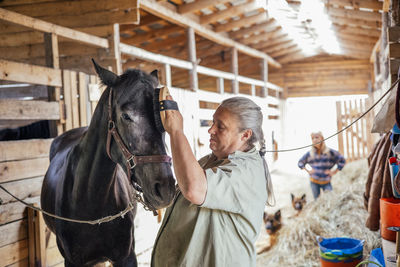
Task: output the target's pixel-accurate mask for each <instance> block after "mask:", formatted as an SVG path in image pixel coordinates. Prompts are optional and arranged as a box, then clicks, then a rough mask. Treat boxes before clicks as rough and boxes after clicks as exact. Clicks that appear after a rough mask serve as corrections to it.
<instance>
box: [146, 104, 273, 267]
mask: <svg viewBox="0 0 400 267" xmlns="http://www.w3.org/2000/svg"><path fill="white" fill-rule="evenodd" d="M170 99H171V98H170ZM262 119H263V116H262V113H261V108H260V107H259V106H257V105H256V104H255V103H254V102H253V101H251V100H249V99H247V98H244V97H233V98H229V99H227V100H225V101H223V102H222V104H221V105H220V106H219V107H218V109H217V110H216V112H215V113H214V116H213V124H212V126H211V128H210V129H209V130H208V132H209V134H210V149H211V150H212V153H211V154H210V155H208V156H205V157H203V158H202V159H200V160H199V161H197V160H196V158H195V156H194V154H193V152H192V150H191V148H190V146H189V143H188V141H187V138H186V136H185V135H184V133H183V119H182V116H181V114H180V113H179V112H178V111H174V110H172V111H166V119H165V123H164V128H165V130H166V131H167V132H168V134H169V135H170V140H171V150H172V159H173V163H174V170H175V176H176V179H177V182H178V190H177V194H176V197H175V200H174V202H173V203H172V204H171V206H170V207H169V208H168V209H167V210H166V213H165V216H164V219H163V222H162V225H161V227H160V229H159V232H158V235H157V238H156V241H155V244H154V248H153V254H152V262H151V266H153V267H179V266H185V267H198V266H204V267H213V266H217V267H223V266H230V267H233V266H238V267H243V266H246V267H248V266H255V265H256V250H255V244H254V243H255V241H256V239H257V237H258V235H259V233H260V229H261V225H262V218H263V212H264V207H265V204H266V203H267V202H268V204H271V201H273V192H272V184H271V178H270V175H269V171H268V167H267V164H266V162H265V159H264V154H265V141H264V134H263V131H262V128H261V125H262ZM257 142H258V143H259V144H260V147H261V149H260V151H258V150H256V148H255V144H256V143H257Z"/></svg>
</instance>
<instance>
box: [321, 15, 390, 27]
mask: <svg viewBox="0 0 400 267" xmlns="http://www.w3.org/2000/svg"><path fill="white" fill-rule="evenodd" d="M329 18H330V20H331V21H332V23H335V24H339V25H354V26H362V27H369V28H374V29H380V28H381V26H382V23H381V20H379V21H368V20H363V19H354V18H344V17H339V16H333V15H329Z"/></svg>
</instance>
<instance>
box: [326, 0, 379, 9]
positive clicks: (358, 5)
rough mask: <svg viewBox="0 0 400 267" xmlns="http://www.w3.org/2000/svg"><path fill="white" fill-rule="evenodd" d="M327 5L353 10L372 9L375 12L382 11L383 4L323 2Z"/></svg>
mask: <svg viewBox="0 0 400 267" xmlns="http://www.w3.org/2000/svg"><path fill="white" fill-rule="evenodd" d="M323 2H325V4H327V5H338V6H342V7H344V6H346V7H352V8H355V9H360V8H368V9H373V10H375V11H379V10H382V5H383V3H382V2H380V1H378V0H362V1H359V0H323Z"/></svg>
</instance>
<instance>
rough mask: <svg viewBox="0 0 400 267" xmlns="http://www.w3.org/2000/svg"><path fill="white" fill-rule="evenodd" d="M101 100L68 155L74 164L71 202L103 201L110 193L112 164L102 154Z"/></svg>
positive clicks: (103, 116)
mask: <svg viewBox="0 0 400 267" xmlns="http://www.w3.org/2000/svg"><path fill="white" fill-rule="evenodd" d="M105 95H107V94H105ZM105 100H106V98H105V97H104V95H103V96H102V98H101V99H100V101H99V103H98V107H97V108H96V110H95V112H94V114H93V117H92V121H91V123H90V126H89V128H88V131H87V132H86V134H85V136H84V137H83V138H82V140H81V142H80V143H79V144H78V145H77V146H76V147H75V149H74V150H73V151H72V154H71V160H72V161H75V162H76V165H75V166H74V167H75V168H76V170H75V180H74V189H73V195H74V199H82V198H87V199H89V200H95V199H101V200H103V201H106V200H107V199H108V197H107V196H108V195H109V194H110V192H113V191H114V185H115V177H114V175H113V174H114V170H115V167H116V164H115V163H114V162H113V161H112V160H111V159H110V158H109V157H108V155H107V152H106V140H107V122H108V113H107V101H105ZM74 158H75V160H74Z"/></svg>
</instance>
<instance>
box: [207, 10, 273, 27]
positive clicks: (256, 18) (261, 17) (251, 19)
mask: <svg viewBox="0 0 400 267" xmlns="http://www.w3.org/2000/svg"><path fill="white" fill-rule="evenodd" d="M265 20H267V13H266V12H262V13H260V14H256V15H252V16H248V17H243V18H241V19H238V20H235V21H230V22H227V23H225V24H218V25H216V26H215V27H214V30H215V31H216V32H229V31H231V30H233V29H235V28H242V27H243V26H244V25H246V26H247V25H253V24H255V23H258V22H260V21H265Z"/></svg>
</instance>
